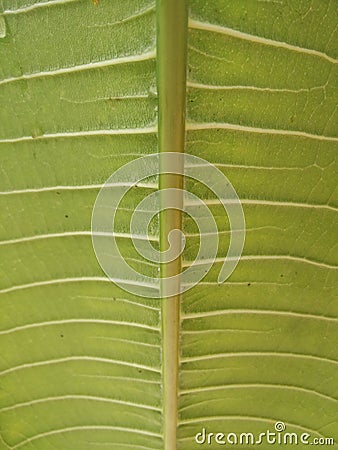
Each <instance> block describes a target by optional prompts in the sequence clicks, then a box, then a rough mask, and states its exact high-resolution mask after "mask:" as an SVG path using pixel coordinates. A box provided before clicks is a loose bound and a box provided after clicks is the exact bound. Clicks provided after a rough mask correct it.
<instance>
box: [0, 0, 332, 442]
mask: <svg viewBox="0 0 338 450" xmlns="http://www.w3.org/2000/svg"><path fill="white" fill-rule="evenodd" d="M336 6H337V5H336V2H324V1H322V0H314V1H312V2H309V1H308V0H299V1H297V2H296V1H292V2H291V1H284V0H281V1H274V0H271V1H268V0H266V1H265V0H256V1H254V0H252V1H242V2H239V1H238V0H214V1H213V2H205V1H202V0H190V4H189V20H188V18H187V7H188V2H184V1H182V0H158V1H157V4H156V5H155V2H154V1H153V0H151V1H149V0H137V1H132V0H125V1H124V2H118V1H108V0H100V1H99V3H98V4H97V5H95V4H94V3H93V2H92V1H89V0H88V1H87V0H49V1H40V0H35V2H34V1H33V0H25V1H23V0H16V1H15V2H13V1H10V0H3V1H2V3H1V6H0V38H1V39H0V61H1V64H0V101H1V108H0V152H1V172H2V176H1V179H0V184H1V187H0V208H1V227H0V272H1V279H0V308H1V316H0V317H1V319H0V342H1V344H0V345H1V356H0V436H1V437H0V450H9V449H13V450H14V449H23V450H33V449H34V450H54V449H58V450H77V449H79V450H94V449H99V450H103V449H111V450H123V449H126V450H128V449H130V450H137V449H143V450H144V449H147V450H151V449H158V450H160V449H164V450H174V449H175V448H176V447H177V448H178V449H181V450H190V449H196V448H200V447H202V448H203V445H199V444H198V443H197V442H196V440H195V437H196V435H197V434H198V433H203V429H205V430H206V434H207V433H213V435H211V436H210V435H209V439H210V442H211V443H210V444H208V443H205V444H204V446H207V447H208V448H210V449H216V448H219V445H218V444H217V443H216V441H215V439H216V434H217V433H224V434H226V433H231V432H232V433H236V434H237V435H238V436H239V435H240V433H249V432H251V433H254V434H255V436H258V435H259V434H260V433H264V432H266V431H267V430H269V431H271V432H273V431H274V430H275V428H274V426H275V423H276V422H283V423H284V424H285V425H286V432H290V433H291V432H295V433H298V435H299V436H300V435H301V433H305V432H307V433H309V434H310V435H311V437H310V438H309V441H310V442H312V441H313V439H314V438H320V437H322V438H323V437H324V438H331V437H332V438H334V439H335V440H336V441H337V440H338V435H337V431H336V427H335V420H336V418H337V412H338V410H337V401H336V398H335V393H336V388H337V382H336V380H337V369H336V367H337V362H336V361H337V355H336V354H337V350H336V348H337V345H336V342H337V318H336V317H337V301H336V295H337V275H336V274H337V251H336V246H337V242H336V235H337V231H336V229H337V228H336V215H337V189H336V172H337V164H336V152H337V125H336V124H337V115H336V104H337V89H336V82H337V69H336V66H337V61H336V57H337V44H336V42H337V33H336V23H337V8H336ZM156 51H157V57H156ZM186 74H187V80H185V77H186ZM185 105H186V113H185ZM185 115H186V119H185V120H184V117H185ZM166 151H177V152H183V151H185V152H186V153H188V154H191V155H194V156H197V157H201V158H204V159H206V160H208V161H210V162H211V163H212V164H214V165H215V166H216V167H217V168H218V169H220V170H221V171H222V172H223V173H224V174H225V175H226V176H227V177H228V179H229V180H230V182H231V183H232V185H233V186H234V187H235V189H236V191H237V193H238V195H239V197H240V199H241V202H242V205H243V209H244V213H245V220H246V243H245V247H244V251H243V255H242V258H241V260H240V262H239V264H238V267H237V268H236V270H235V271H234V272H233V274H232V275H231V277H230V278H229V280H227V281H226V282H225V283H223V284H218V283H217V279H218V274H219V272H220V268H221V266H222V264H223V262H224V259H225V257H226V255H227V251H228V246H229V237H230V230H229V223H228V220H227V218H226V216H225V214H224V210H223V208H222V206H221V205H220V204H219V202H218V201H216V199H215V198H214V196H213V195H212V194H211V192H210V190H208V189H207V188H206V187H205V186H203V185H201V184H200V183H196V182H193V181H192V180H188V179H187V180H186V183H185V188H186V189H189V190H190V191H191V192H193V193H194V194H195V195H197V196H198V197H200V198H202V199H203V200H204V201H205V203H206V204H207V205H208V206H209V208H210V210H211V212H212V214H213V216H214V218H215V221H216V223H217V225H218V228H219V237H220V243H219V249H218V255H217V259H216V261H215V263H214V265H213V267H212V269H211V271H210V272H209V273H207V274H206V276H205V278H204V279H203V281H202V282H200V283H199V284H198V285H197V286H195V287H194V288H192V289H191V290H188V291H187V292H185V293H184V294H183V295H182V296H181V297H179V296H177V297H175V298H169V299H162V300H156V299H151V298H143V297H139V296H135V295H132V294H130V293H128V292H126V291H124V290H122V289H121V288H119V287H118V286H117V285H116V284H114V283H112V282H111V281H110V280H109V279H108V278H107V277H106V275H105V273H104V272H103V270H102V268H101V267H100V265H99V263H98V261H97V259H96V257H95V253H94V250H93V246H92V241H91V215H92V210H93V206H94V203H95V200H96V198H97V195H98V193H99V190H100V188H101V186H102V184H103V183H104V182H105V181H106V180H107V179H108V177H109V176H110V175H111V174H112V173H113V172H114V171H115V170H116V169H118V168H120V167H122V166H123V165H124V164H125V163H127V162H129V161H133V160H134V159H135V158H137V157H140V156H144V155H149V154H152V153H156V152H166ZM164 169H166V167H164ZM132 175H133V174H131V175H130V176H131V177H132ZM158 182H159V186H158ZM158 187H160V188H161V189H162V188H166V187H178V188H182V187H183V185H182V179H181V177H179V176H176V177H170V176H167V175H164V174H161V175H160V177H159V180H157V179H156V180H153V179H152V180H145V181H144V183H140V184H138V185H137V186H135V187H134V188H133V189H132V190H131V191H130V193H129V194H128V196H127V197H126V198H125V199H124V201H123V203H122V204H121V208H120V209H119V211H118V215H117V221H116V226H117V229H116V230H115V231H116V232H117V233H118V235H119V238H118V244H119V247H120V249H121V253H122V254H123V256H124V258H125V259H126V261H127V262H128V263H129V264H130V265H131V266H132V267H134V268H136V269H137V270H138V271H140V272H142V274H144V275H145V276H149V277H154V276H157V275H156V274H157V273H158V269H159V266H158V264H156V263H150V262H149V261H146V260H145V259H144V258H143V257H142V256H140V255H139V254H138V253H137V251H136V250H135V249H134V247H133V243H132V241H131V238H130V231H129V223H130V220H131V215H132V213H133V211H134V210H135V208H136V206H137V205H138V204H139V202H140V201H141V200H142V199H143V198H144V197H146V196H147V195H149V194H150V193H153V192H156V191H157V190H158ZM182 220H183V225H182ZM175 227H178V228H182V229H183V231H184V232H185V234H186V237H187V243H186V248H185V253H184V257H183V261H180V260H176V261H174V263H173V264H171V263H167V264H162V265H161V274H162V276H168V275H172V274H176V273H178V272H180V271H181V270H182V269H184V268H185V267H188V266H189V265H190V264H191V262H192V261H193V260H194V259H195V257H196V254H197V249H198V246H199V236H198V233H197V229H196V226H195V225H194V223H193V222H192V220H191V219H189V217H187V216H186V215H182V214H180V213H178V212H174V211H172V210H168V211H166V212H165V213H162V214H161V217H160V223H159V224H158V223H157V222H156V220H155V221H154V223H153V224H152V229H151V230H150V231H151V235H152V243H153V245H154V247H155V248H158V247H159V248H160V249H161V250H165V249H166V246H167V241H166V236H167V234H168V232H169V231H170V230H171V229H173V228H175ZM197 262H198V264H199V265H200V266H203V264H205V261H203V260H199V261H197ZM131 281H132V282H134V283H136V282H137V281H136V280H131ZM162 288H163V289H164V290H163V292H165V289H166V288H167V286H166V282H165V281H164V282H163V285H162ZM177 391H178V393H177ZM280 435H282V434H280ZM206 439H208V438H207V437H206ZM229 444H230V443H229ZM229 444H228V445H229ZM275 445H277V444H275ZM233 447H234V448H245V446H243V445H240V444H239V443H238V444H237V445H233ZM252 447H253V446H252ZM261 447H262V448H268V447H269V445H268V444H267V443H264V444H263V445H261ZM284 447H285V448H290V449H291V448H295V447H294V445H293V444H290V443H288V444H287V445H285V446H284ZM302 447H303V448H304V447H305V445H301V444H299V445H298V446H297V448H302ZM246 448H247V447H246Z"/></svg>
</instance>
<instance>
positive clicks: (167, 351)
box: [157, 0, 188, 450]
mask: <svg viewBox="0 0 338 450" xmlns="http://www.w3.org/2000/svg"><path fill="white" fill-rule="evenodd" d="M187 30H188V11H187V2H186V1H185V0H157V75H158V98H159V125H158V150H159V153H160V170H161V171H162V172H163V171H164V170H168V169H169V168H168V167H167V166H166V165H165V164H164V159H163V158H161V153H163V152H177V153H183V152H184V145H185V100H186V68H187V63H186V54H187ZM177 159H178V160H180V158H177ZM172 162H173V166H176V167H175V169H176V170H177V171H176V170H175V174H172V173H171V174H165V173H164V174H163V173H161V175H160V179H159V182H160V183H159V184H160V190H161V189H167V188H176V189H182V188H183V181H182V176H181V175H176V173H179V172H180V171H182V169H183V167H177V166H180V164H182V165H183V160H182V162H181V163H180V162H179V163H177V161H174V160H172ZM178 195H180V196H182V198H178V199H177V200H178V202H179V204H181V203H182V204H183V194H182V193H180V194H178ZM160 197H161V208H162V209H164V208H165V207H166V196H165V194H161V193H160ZM172 229H182V213H181V211H179V210H166V211H163V212H161V214H160V250H161V251H164V250H166V249H167V244H168V241H167V236H168V233H169V232H170V231H171V230H172ZM174 246H175V248H177V249H179V248H180V246H181V242H178V241H177V242H175V243H174ZM160 270H161V272H160V273H161V277H162V278H167V277H174V276H175V275H179V274H180V273H181V258H180V257H179V258H177V259H175V260H174V261H172V262H170V263H165V264H162V265H161V268H160ZM176 278H177V277H176ZM174 283H175V286H173V282H172V281H169V280H163V281H162V282H161V295H162V305H161V311H162V318H161V322H162V380H163V386H162V390H163V395H162V401H163V450H175V449H176V448H177V424H178V370H179V324H180V295H175V296H174V297H167V298H166V295H167V294H168V293H169V292H170V293H172V292H173V291H174V290H175V291H176V292H179V286H177V283H179V281H178V282H177V281H175V282H174ZM175 288H176V289H177V288H178V289H177V290H176V289H175Z"/></svg>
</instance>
